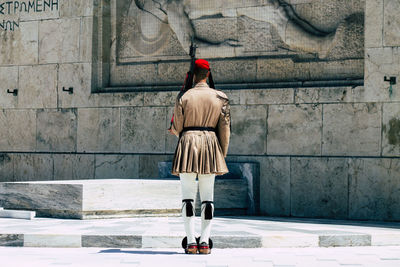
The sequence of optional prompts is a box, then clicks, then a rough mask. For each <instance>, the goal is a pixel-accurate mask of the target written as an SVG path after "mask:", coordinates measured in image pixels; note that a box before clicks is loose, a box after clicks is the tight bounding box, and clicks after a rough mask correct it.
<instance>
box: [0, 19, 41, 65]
mask: <svg viewBox="0 0 400 267" xmlns="http://www.w3.org/2000/svg"><path fill="white" fill-rule="evenodd" d="M38 25H39V23H38V22H37V21H32V22H20V23H19V28H18V29H16V30H15V31H3V30H2V31H0V55H1V56H0V65H22V64H37V63H38V52H37V51H38V40H39V39H38Z"/></svg>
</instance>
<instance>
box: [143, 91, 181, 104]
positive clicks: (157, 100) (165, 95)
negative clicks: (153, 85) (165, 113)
mask: <svg viewBox="0 0 400 267" xmlns="http://www.w3.org/2000/svg"><path fill="white" fill-rule="evenodd" d="M178 94H179V92H177V91H167V92H144V106H146V107H147V106H150V107H151V106H174V105H175V100H176V97H177V96H178Z"/></svg>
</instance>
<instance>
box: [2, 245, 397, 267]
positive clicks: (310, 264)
mask: <svg viewBox="0 0 400 267" xmlns="http://www.w3.org/2000/svg"><path fill="white" fill-rule="evenodd" d="M0 262H1V263H2V266H13V267H26V266H29V267H39V266H40V267H46V266H60V265H62V266H74V267H78V266H79V267H81V266H82V267H91V266H96V267H99V266H110V267H118V266H127V265H128V266H141V267H144V266H145V267H148V266H149V267H150V266H151V267H154V266H163V267H169V266H173V267H181V266H182V267H243V266H246V267H341V266H342V267H343V266H346V267H355V266H357V267H398V266H400V246H390V247H339V248H337V247H331V248H320V247H316V248H253V249H213V251H212V253H211V254H210V255H186V254H184V253H183V251H182V249H177V248H169V249H165V248H164V249H143V248H142V249H135V248H68V249H62V248H61V249H60V248H16V247H7V248H4V247H3V248H1V250H0Z"/></svg>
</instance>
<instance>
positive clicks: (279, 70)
mask: <svg viewBox="0 0 400 267" xmlns="http://www.w3.org/2000/svg"><path fill="white" fill-rule="evenodd" d="M309 69H310V65H309V64H304V63H300V64H299V63H294V62H293V60H292V59H291V58H280V59H273V58H272V59H271V58H268V59H258V60H257V81H258V82H265V81H267V82H268V81H287V80H309V78H310V73H309Z"/></svg>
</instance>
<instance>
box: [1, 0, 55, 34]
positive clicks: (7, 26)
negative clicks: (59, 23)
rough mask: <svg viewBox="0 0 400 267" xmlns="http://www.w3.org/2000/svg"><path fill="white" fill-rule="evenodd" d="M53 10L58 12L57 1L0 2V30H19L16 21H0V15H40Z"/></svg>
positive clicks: (26, 0)
mask: <svg viewBox="0 0 400 267" xmlns="http://www.w3.org/2000/svg"><path fill="white" fill-rule="evenodd" d="M53 10H58V0H25V1H22V0H21V1H1V0H0V29H1V30H3V31H14V30H15V29H16V28H19V22H18V21H15V20H5V19H1V16H2V15H16V14H21V13H41V12H46V11H53Z"/></svg>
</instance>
